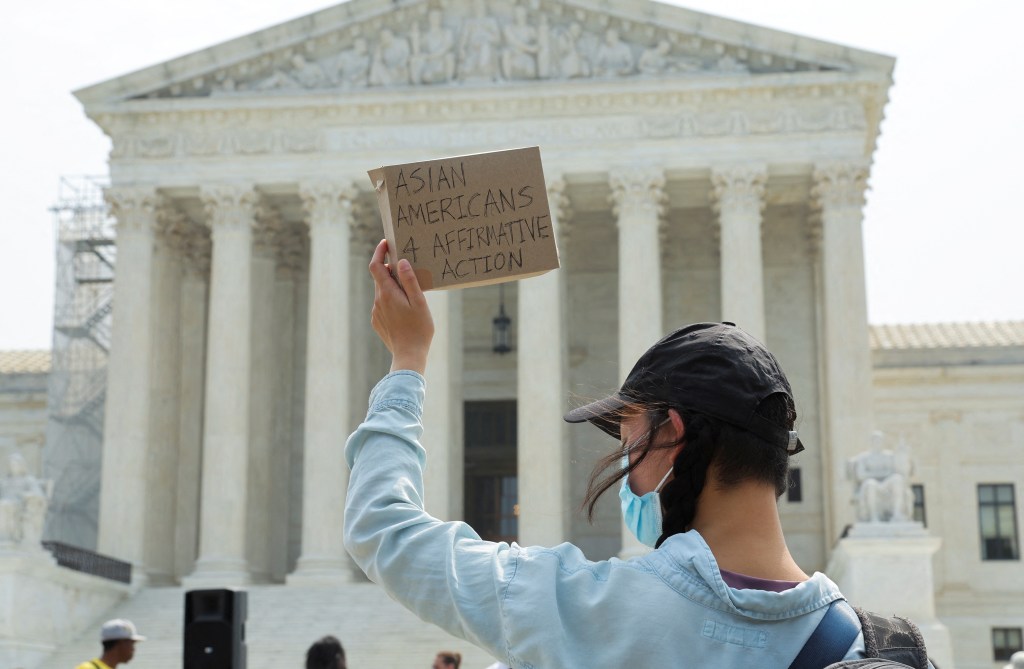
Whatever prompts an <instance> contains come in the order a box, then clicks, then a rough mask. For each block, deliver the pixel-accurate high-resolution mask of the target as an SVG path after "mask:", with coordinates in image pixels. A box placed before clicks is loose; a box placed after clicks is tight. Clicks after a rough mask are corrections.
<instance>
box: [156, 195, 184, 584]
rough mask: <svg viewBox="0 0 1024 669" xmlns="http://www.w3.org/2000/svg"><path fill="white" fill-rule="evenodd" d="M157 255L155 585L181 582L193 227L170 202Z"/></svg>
mask: <svg viewBox="0 0 1024 669" xmlns="http://www.w3.org/2000/svg"><path fill="white" fill-rule="evenodd" d="M157 217H158V220H159V223H160V227H159V232H158V234H157V244H156V247H155V250H154V254H153V350H152V352H151V358H150V360H151V362H150V365H151V377H150V388H149V393H150V425H151V427H152V432H151V437H150V444H151V446H150V454H149V458H148V461H147V469H148V471H147V477H148V482H147V484H146V490H147V494H148V498H147V500H146V573H147V575H148V577H149V582H150V583H152V584H154V585H170V584H172V583H173V582H174V581H175V573H174V540H175V523H176V518H175V514H174V511H175V509H176V498H177V492H178V491H177V483H178V446H179V440H178V429H179V428H180V426H181V414H180V409H179V399H180V396H181V394H180V387H181V380H180V377H181V358H180V354H181V349H180V346H181V344H180V327H179V323H180V320H181V280H182V274H183V269H182V255H181V251H182V247H183V245H184V240H185V237H184V235H185V234H186V231H187V229H188V226H189V223H188V221H187V220H186V219H185V217H184V215H183V214H182V213H181V212H179V211H178V210H176V209H174V208H173V206H171V205H170V203H168V202H166V201H165V202H164V203H163V206H161V207H160V208H159V209H158V211H157Z"/></svg>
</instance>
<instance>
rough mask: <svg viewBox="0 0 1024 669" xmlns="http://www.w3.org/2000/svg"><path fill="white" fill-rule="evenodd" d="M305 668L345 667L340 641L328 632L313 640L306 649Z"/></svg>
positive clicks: (328, 668) (338, 668)
mask: <svg viewBox="0 0 1024 669" xmlns="http://www.w3.org/2000/svg"><path fill="white" fill-rule="evenodd" d="M306 669H347V667H346V665H345V649H344V648H343V647H342V645H341V642H340V641H338V639H337V638H336V637H333V636H331V635H329V634H328V635H327V636H325V637H323V638H321V639H318V640H317V641H315V642H313V645H312V646H310V647H309V650H307V651H306Z"/></svg>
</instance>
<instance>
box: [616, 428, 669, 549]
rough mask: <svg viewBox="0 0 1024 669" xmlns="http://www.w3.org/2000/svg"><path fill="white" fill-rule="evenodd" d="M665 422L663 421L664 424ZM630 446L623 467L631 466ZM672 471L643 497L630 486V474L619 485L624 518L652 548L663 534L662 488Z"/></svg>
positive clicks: (633, 530) (642, 541) (623, 455)
mask: <svg viewBox="0 0 1024 669" xmlns="http://www.w3.org/2000/svg"><path fill="white" fill-rule="evenodd" d="M665 422H668V421H665ZM664 424H665V423H664V422H663V423H662V425H664ZM658 427H660V425H659V426H658ZM629 448H630V447H628V446H627V447H626V449H625V451H626V452H625V453H623V454H622V469H626V468H627V467H629ZM671 473H672V470H671V469H669V470H668V471H667V472H665V475H664V476H663V477H661V482H660V483H658V485H657V486H656V487H655V488H654V490H652V491H651V492H649V493H647V494H646V495H644V496H643V497H638V496H637V494H636V493H634V492H633V490H632V489H631V488H630V487H629V475H628V474H627V475H626V476H624V477H623V478H622V485H621V486H620V487H619V502H620V504H621V505H622V520H623V521H624V522H625V523H626V527H627V528H629V531H630V532H632V533H633V536H634V537H636V538H637V541H639V542H640V543H642V544H643V545H645V546H649V547H651V548H654V544H656V543H658V537H660V536H661V532H662V529H661V520H662V518H661V488H662V486H664V485H665V481H667V480H668V476H669V474H671Z"/></svg>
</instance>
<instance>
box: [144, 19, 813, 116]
mask: <svg viewBox="0 0 1024 669" xmlns="http://www.w3.org/2000/svg"><path fill="white" fill-rule="evenodd" d="M409 16H411V18H412V20H409V18H408V17H409ZM323 40H330V44H331V46H330V47H329V48H328V47H325V46H322V44H321V42H322V40H320V39H319V38H318V40H312V41H309V42H307V43H306V44H305V45H304V46H303V48H298V47H289V48H286V49H281V50H278V51H275V52H272V53H267V54H264V55H263V56H261V57H259V58H256V59H253V60H252V61H250V62H247V63H242V64H239V65H238V66H235V67H233V68H228V69H222V70H220V71H216V72H212V73H209V76H205V77H200V78H197V79H195V80H194V82H195V83H194V85H193V90H192V91H190V92H188V93H184V94H186V95H191V96H204V95H222V94H231V93H237V92H244V91H286V92H301V91H316V90H332V89H334V90H337V89H340V90H353V89H372V88H389V87H404V86H431V85H439V84H441V85H443V84H481V83H496V82H515V81H543V80H570V79H585V78H590V79H616V78H623V77H657V76H663V75H671V74H680V73H690V74H700V73H705V74H734V75H744V74H750V73H755V74H756V73H761V72H781V71H793V70H812V69H824V68H822V67H820V66H818V65H815V64H812V63H805V62H796V61H793V60H786V59H783V58H779V57H775V56H772V55H770V54H767V53H760V52H756V51H753V50H750V49H748V48H745V47H740V46H736V45H727V44H724V43H721V42H713V41H709V40H707V39H703V38H700V37H698V36H694V35H685V34H681V33H677V32H673V31H671V30H667V29H661V28H657V27H655V26H653V25H644V26H640V25H638V23H637V22H633V21H629V20H627V19H622V18H618V17H612V16H608V15H599V14H596V13H595V12H593V11H583V10H580V9H576V10H573V9H570V8H568V7H563V6H560V5H557V4H552V5H548V6H538V5H536V4H534V5H524V4H513V3H507V4H504V3H502V4H499V3H491V4H488V3H487V2H485V0H472V2H471V4H470V5H469V6H468V11H467V10H461V9H459V8H456V7H451V6H449V7H447V8H446V9H443V10H442V9H438V8H428V6H427V5H425V4H424V5H420V6H419V7H414V8H410V9H409V10H408V12H407V13H406V14H402V15H401V16H400V17H396V16H385V17H381V18H378V19H376V20H375V21H363V22H362V23H359V22H356V23H352V24H350V25H348V26H343V27H340V28H339V29H338V30H337V31H336V32H335V33H334V34H332V35H330V36H328V37H325V38H323ZM182 94H183V88H182V86H180V85H174V86H170V87H168V88H165V89H162V90H160V91H155V92H153V93H150V94H149V97H167V96H170V97H177V96H180V95H182Z"/></svg>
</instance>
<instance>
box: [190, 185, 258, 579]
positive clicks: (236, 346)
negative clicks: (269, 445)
mask: <svg viewBox="0 0 1024 669" xmlns="http://www.w3.org/2000/svg"><path fill="white" fill-rule="evenodd" d="M200 197H201V198H202V200H203V204H204V205H205V208H206V212H207V217H208V222H209V225H210V231H211V237H212V240H213V260H212V266H211V272H210V311H209V330H208V333H209V334H208V336H207V357H206V413H205V422H204V426H203V472H202V499H201V507H200V513H199V559H198V560H197V561H196V568H195V571H194V572H193V573H192V575H191V576H189V577H188V578H186V579H184V584H185V585H186V587H204V586H218V587H224V586H233V585H234V586H237V585H244V584H247V583H249V581H250V578H249V566H248V562H247V560H246V536H245V535H246V509H247V508H248V504H249V500H248V485H249V484H248V478H249V388H250V386H251V383H250V382H251V378H252V374H251V372H252V370H251V364H252V359H251V344H250V332H249V329H250V327H251V324H252V228H253V225H254V223H255V216H254V213H255V212H254V210H255V204H256V199H257V196H256V192H255V190H253V188H252V187H250V186H242V185H218V186H208V187H203V188H202V189H201V190H200Z"/></svg>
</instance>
